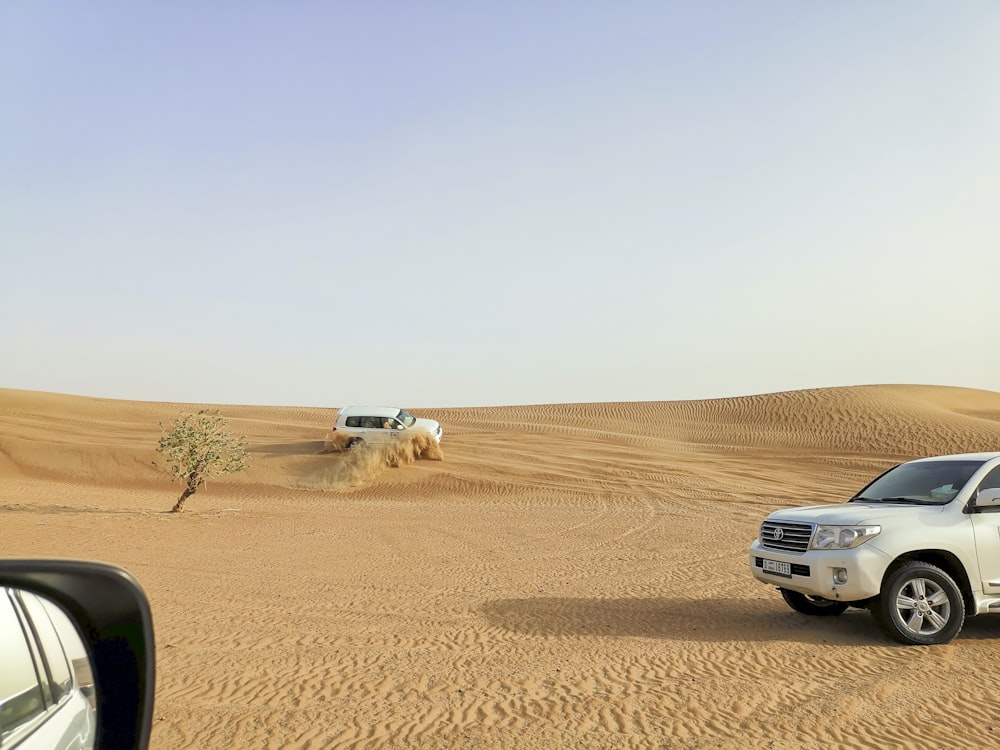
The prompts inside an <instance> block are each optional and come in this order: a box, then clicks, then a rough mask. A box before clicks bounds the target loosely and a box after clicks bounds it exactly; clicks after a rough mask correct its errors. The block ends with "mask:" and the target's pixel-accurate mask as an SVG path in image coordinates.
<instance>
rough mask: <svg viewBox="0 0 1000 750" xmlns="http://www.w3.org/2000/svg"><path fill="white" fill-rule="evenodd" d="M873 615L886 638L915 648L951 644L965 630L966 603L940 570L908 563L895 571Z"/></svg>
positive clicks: (927, 565) (890, 576)
mask: <svg viewBox="0 0 1000 750" xmlns="http://www.w3.org/2000/svg"><path fill="white" fill-rule="evenodd" d="M871 610H872V616H873V617H874V618H875V622H876V623H878V626H879V628H880V629H881V630H882V632H883V633H885V634H886V635H887V636H889V637H890V638H892V639H893V640H894V641H898V642H899V643H905V644H907V645H912V646H934V645H937V644H940V643H948V641H950V640H952V639H953V638H954V637H955V636H956V635H958V633H959V631H960V630H961V629H962V625H963V624H964V621H965V600H964V599H963V598H962V592H961V591H959V589H958V585H957V584H956V583H955V581H954V579H952V577H951V576H950V575H948V574H947V573H945V572H944V571H943V570H941V568H939V567H937V566H936V565H931V564H930V563H925V562H919V561H915V562H909V563H906V564H905V565H903V566H901V567H899V568H897V569H896V570H895V571H893V572H892V573H891V574H890V575H889V576H888V577H887V578H886V580H885V584H884V585H883V586H882V593H881V594H880V595H879V597H878V599H876V600H875V601H874V602H873V603H872V607H871Z"/></svg>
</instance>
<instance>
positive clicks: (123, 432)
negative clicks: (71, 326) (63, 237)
mask: <svg viewBox="0 0 1000 750" xmlns="http://www.w3.org/2000/svg"><path fill="white" fill-rule="evenodd" d="M205 406H206V405H202V404H169V403H143V402H132V401H115V400H103V399H95V398H85V397H79V396H65V395H56V394H50V393H38V392H27V391H18V390H0V514H2V529H3V537H2V538H3V544H2V552H0V554H3V555H4V556H58V557H74V558H87V559H98V560H104V561H108V562H112V563H115V564H118V565H121V566H123V567H125V568H126V569H128V570H129V571H131V572H132V573H133V574H134V575H135V576H136V577H137V578H138V580H139V581H140V582H141V584H142V586H143V588H144V589H145V591H146V593H147V595H148V596H149V599H150V603H151V606H152V611H153V617H154V627H155V631H156V640H157V655H156V656H157V691H156V708H155V713H154V724H153V734H152V742H151V747H153V748H157V749H158V750H166V749H168V748H249V747H254V748H362V747H365V748H367V747H391V748H403V747H421V748H577V747H586V748H632V747H636V748H647V747H655V748H716V747H724V748H743V747H761V748H802V747H805V748H827V747H866V748H894V747H904V748H905V747H912V748H926V747H956V748H958V747H970V748H973V747H975V748H979V747H983V746H996V745H998V744H1000V718H997V717H995V716H993V713H994V712H993V710H992V708H993V706H994V704H995V699H994V698H993V696H992V692H993V691H992V688H993V687H994V682H995V681H994V680H993V678H992V677H990V676H989V675H990V671H989V669H988V667H987V665H988V664H990V663H992V662H994V661H995V660H996V658H997V656H998V655H1000V617H997V618H994V617H989V616H986V617H977V618H973V619H971V620H969V622H968V623H967V624H966V627H965V629H964V630H963V632H962V634H961V635H960V637H959V638H958V639H957V640H956V641H954V642H953V643H951V644H949V645H946V646H938V647H903V646H898V645H895V644H893V643H891V642H890V641H888V640H887V639H885V638H884V637H882V636H881V635H880V634H879V632H878V631H877V629H876V628H875V625H874V622H873V621H872V619H871V617H870V615H869V614H868V613H867V612H865V611H862V610H849V611H848V612H847V613H845V614H844V615H842V616H841V617H838V618H815V619H813V618H807V617H805V616H803V615H800V614H797V613H795V612H793V611H791V610H790V609H788V607H787V606H786V605H785V604H784V602H783V601H782V599H781V597H780V596H779V595H778V593H777V592H776V591H775V590H774V589H772V588H769V587H767V586H764V585H762V584H760V583H757V582H756V581H754V580H753V579H752V578H751V576H750V574H749V572H748V564H747V547H748V545H749V544H750V542H751V541H752V539H753V538H754V537H755V536H756V534H757V529H758V526H759V524H760V521H761V520H762V519H763V517H764V516H765V515H766V514H767V513H768V512H769V511H771V510H773V509H776V508H779V507H784V506H790V505H802V504H805V503H830V502H838V501H841V500H844V499H846V498H847V497H849V496H850V495H851V494H853V492H854V491H855V490H857V489H858V488H859V487H860V486H861V485H862V484H864V483H865V482H866V481H867V480H868V479H869V478H871V477H872V476H874V475H875V474H876V473H878V472H880V471H882V470H883V469H885V468H887V467H889V466H890V465H892V464H894V463H897V462H899V461H902V460H906V459H909V458H913V457H917V456H923V455H933V454H940V453H954V452H967V451H980V450H998V449H1000V393H995V392H990V391H976V390H968V389H961V388H946V387H936V386H935V387H931V386H898V385H885V386H858V387H846V388H832V389H819V390H810V391H796V392H789V393H778V394H771V395H761V396H751V397H745V398H729V399H717V400H708V401H674V402H670V401H664V402H656V403H601V404H572V405H549V406H523V407H497V408H462V409H422V410H421V409H413V410H412V411H413V412H414V413H415V414H417V415H418V416H426V417H432V418H434V419H438V420H439V421H440V422H441V423H442V425H443V427H444V440H443V442H442V444H441V449H442V451H443V456H442V457H441V460H426V459H420V460H415V461H413V462H412V463H406V462H405V461H404V462H402V465H400V466H399V467H397V468H390V467H389V466H386V464H385V461H383V460H381V459H379V460H375V461H361V460H359V459H356V458H355V459H352V458H351V455H350V454H342V453H323V452H322V451H323V449H324V445H325V440H326V438H327V430H328V429H329V425H330V424H331V423H332V421H333V418H334V414H335V411H336V410H335V408H319V407H317V408H307V407H302V408H291V407H263V406H220V407H214V408H218V410H219V411H220V413H221V414H222V415H223V416H226V417H227V418H228V419H229V420H230V424H231V426H232V428H233V430H234V431H235V432H238V433H241V434H245V435H246V436H247V437H248V438H249V444H250V448H251V451H252V465H251V467H250V469H249V470H248V471H246V472H245V473H243V474H239V475H234V476H230V477H225V478H221V479H218V480H215V481H210V482H209V484H208V486H207V487H206V488H203V489H202V490H200V491H199V492H198V493H197V494H196V495H194V496H193V497H192V498H191V499H190V500H189V501H188V503H187V508H186V510H185V512H184V513H183V514H180V515H177V514H170V513H168V512H167V511H168V510H169V509H170V507H171V506H172V505H173V502H174V501H175V500H176V498H177V496H178V495H179V493H180V489H181V488H180V486H179V485H178V484H176V483H171V482H170V481H169V479H168V478H167V477H165V476H164V475H162V474H159V473H157V471H156V470H155V469H153V468H152V466H151V462H152V460H153V459H154V458H155V452H154V448H155V445H156V442H157V439H158V438H159V435H160V434H161V430H160V426H159V423H160V422H163V423H166V422H168V421H169V419H170V418H171V417H173V416H175V415H177V414H179V413H180V412H182V411H195V410H197V409H199V408H203V407H205ZM404 406H405V405H404ZM352 462H353V463H352Z"/></svg>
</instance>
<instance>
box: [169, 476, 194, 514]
mask: <svg viewBox="0 0 1000 750" xmlns="http://www.w3.org/2000/svg"><path fill="white" fill-rule="evenodd" d="M199 484H201V479H199V478H198V477H197V476H190V477H188V482H187V487H185V488H184V491H183V492H182V493H181V496H180V497H179V498H177V502H176V503H174V507H173V508H172V509H171V511H170V512H171V513H180V512H181V511H182V510H184V501H185V500H187V499H188V498H189V497H191V495H193V494H194V493H195V492H197V491H198V485H199Z"/></svg>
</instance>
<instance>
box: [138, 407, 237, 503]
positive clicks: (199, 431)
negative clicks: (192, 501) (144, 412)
mask: <svg viewBox="0 0 1000 750" xmlns="http://www.w3.org/2000/svg"><path fill="white" fill-rule="evenodd" d="M160 427H161V428H163V430H164V434H163V436H162V437H161V438H160V443H159V445H158V446H157V447H156V450H157V452H158V453H160V454H162V455H163V456H164V458H165V459H166V463H164V464H158V463H157V462H156V461H154V462H153V466H155V467H156V468H158V469H160V470H161V471H163V472H166V473H167V474H169V475H170V476H171V477H172V478H173V479H176V480H180V481H181V482H183V483H184V491H183V492H182V493H181V496H180V497H179V498H178V499H177V503H176V504H175V505H174V507H173V509H172V510H171V511H170V512H171V513H180V512H181V511H182V510H184V502H185V501H186V500H187V499H188V498H189V497H191V495H193V494H194V493H195V492H197V491H198V488H199V487H201V486H202V485H203V484H205V481H206V480H207V479H208V478H209V477H212V476H218V475H219V474H233V473H235V472H237V471H243V470H244V469H245V468H246V467H247V465H248V464H249V462H250V455H249V454H248V453H247V449H246V438H245V437H242V436H240V437H237V436H235V435H233V434H232V433H230V432H229V423H228V422H227V421H226V420H225V419H224V418H223V417H221V416H219V415H218V414H211V413H209V412H207V411H205V410H204V409H203V410H202V411H200V412H198V413H197V414H182V415H180V416H179V417H175V418H174V419H173V420H171V422H170V429H169V430H168V429H167V428H166V427H164V426H163V424H162V423H161V424H160Z"/></svg>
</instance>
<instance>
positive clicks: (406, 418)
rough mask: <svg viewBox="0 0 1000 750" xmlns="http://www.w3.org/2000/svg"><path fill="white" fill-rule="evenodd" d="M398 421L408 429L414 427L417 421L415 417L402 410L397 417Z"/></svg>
mask: <svg viewBox="0 0 1000 750" xmlns="http://www.w3.org/2000/svg"><path fill="white" fill-rule="evenodd" d="M396 419H398V420H399V421H400V422H402V423H403V424H405V425H406V426H407V427H413V424H414V423H415V422H416V421H417V418H416V417H415V416H413V415H412V414H408V413H406V412H405V411H403V410H402V409H400V410H399V414H397V415H396Z"/></svg>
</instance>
